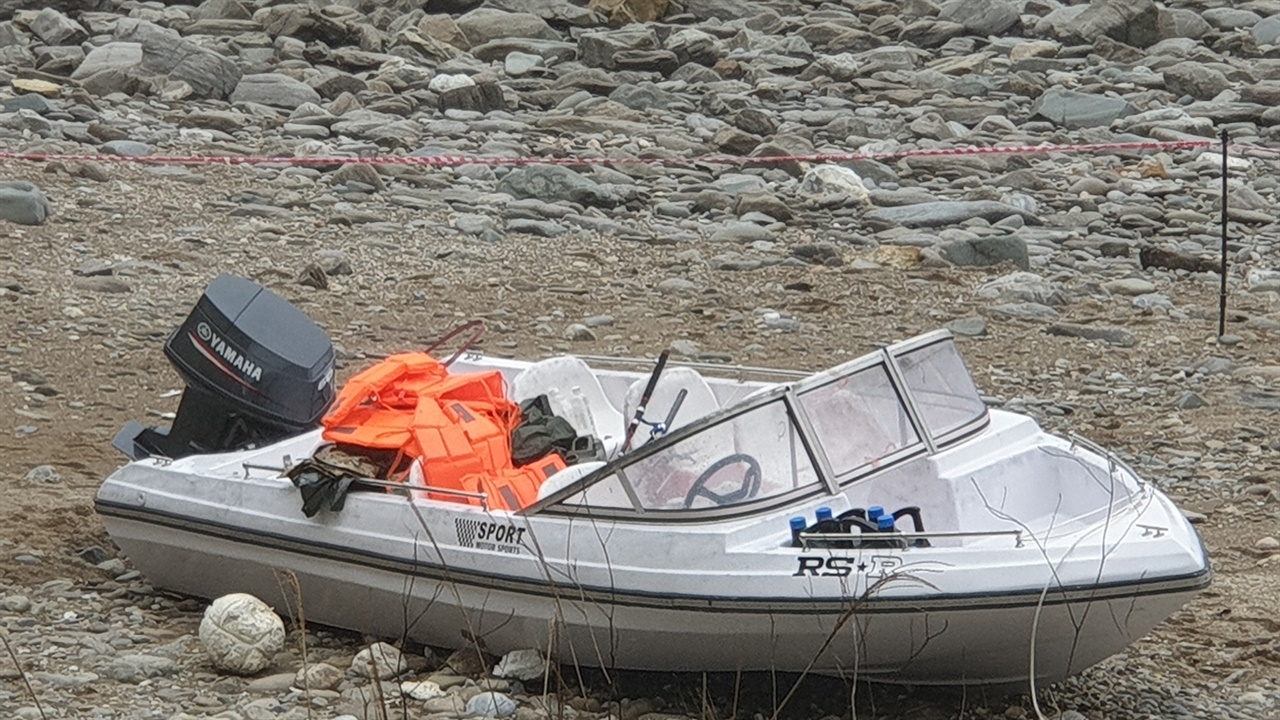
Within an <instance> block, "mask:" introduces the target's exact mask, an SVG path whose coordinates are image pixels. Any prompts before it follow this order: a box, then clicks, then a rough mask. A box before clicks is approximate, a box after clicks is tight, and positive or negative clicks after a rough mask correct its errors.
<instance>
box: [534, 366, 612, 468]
mask: <svg viewBox="0 0 1280 720" xmlns="http://www.w3.org/2000/svg"><path fill="white" fill-rule="evenodd" d="M539 395H546V396H547V399H548V400H549V401H550V404H551V411H552V412H554V413H555V414H556V415H559V416H560V417H562V418H564V419H565V420H568V421H569V424H570V425H572V426H573V429H574V430H576V431H577V432H578V434H579V435H594V436H595V437H596V438H598V439H599V440H600V444H601V445H602V446H603V447H604V450H605V456H606V457H612V456H613V455H615V454H616V453H617V451H618V448H620V447H621V446H622V433H623V431H624V429H625V427H624V422H623V419H622V413H620V412H618V408H616V407H614V405H613V403H612V402H610V401H609V398H608V397H606V396H605V394H604V388H602V387H601V386H600V379H599V378H597V377H596V374H595V373H594V372H592V370H591V368H590V367H588V366H587V364H586V363H585V362H583V361H582V360H581V359H579V358H576V357H573V356H570V355H560V356H557V357H553V358H547V359H546V360H539V361H538V362H536V363H534V364H532V365H530V366H529V367H527V368H525V369H524V370H523V371H522V372H521V373H520V374H519V375H516V377H515V379H513V380H512V381H511V397H512V398H513V399H514V400H515V401H516V402H523V401H525V400H528V399H530V398H534V397H537V396H539Z"/></svg>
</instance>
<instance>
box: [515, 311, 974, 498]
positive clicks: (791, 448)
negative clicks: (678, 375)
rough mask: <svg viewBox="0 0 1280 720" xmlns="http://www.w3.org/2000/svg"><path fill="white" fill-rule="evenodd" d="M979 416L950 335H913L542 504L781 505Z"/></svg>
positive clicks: (683, 432)
mask: <svg viewBox="0 0 1280 720" xmlns="http://www.w3.org/2000/svg"><path fill="white" fill-rule="evenodd" d="M986 412H987V410H986V406H985V404H984V403H983V401H982V398H981V396H980V395H979V394H978V389H977V387H976V386H975V384H974V382H973V379H972V378H971V377H970V375H969V372H968V370H967V369H966V368H965V364H964V361H963V360H962V359H961V358H960V354H959V352H958V351H957V349H956V346H955V343H954V342H953V341H952V340H951V338H950V337H949V336H935V337H924V338H918V339H915V340H910V341H907V342H905V343H902V344H900V345H896V346H891V347H889V348H888V349H887V350H886V351H881V352H878V353H875V354H871V355H868V356H864V357H861V358H858V359H855V360H851V361H849V362H847V363H845V364H843V365H839V366H837V367H834V368H831V369H829V370H825V371H823V372H820V373H816V374H814V375H810V376H809V377H807V378H805V379H803V380H800V381H798V382H795V383H794V384H790V385H779V386H776V387H774V388H772V389H766V391H765V394H763V395H759V396H757V397H754V398H751V397H749V398H747V399H746V400H743V401H741V402H740V403H739V404H737V405H733V406H730V407H728V408H726V409H725V410H723V411H721V412H719V413H715V414H712V415H708V416H706V417H703V418H701V419H698V420H695V421H694V422H693V423H692V424H690V425H688V426H686V427H683V428H680V429H678V430H675V431H673V433H672V434H671V435H668V436H664V437H659V438H657V439H656V440H652V441H650V442H656V443H659V445H649V444H645V445H642V446H640V447H638V448H633V449H632V450H631V452H630V453H629V454H628V455H625V456H623V457H621V458H617V459H615V460H614V461H613V462H611V463H609V465H608V466H607V470H608V472H607V473H604V474H598V473H597V474H591V475H589V476H581V477H582V480H583V481H582V482H580V483H576V484H575V483H573V482H570V484H568V485H562V486H560V487H561V488H562V490H560V491H557V492H559V493H561V494H555V493H550V494H548V495H547V496H546V502H545V503H542V505H541V506H545V505H551V504H556V503H563V504H564V505H566V506H571V507H576V508H579V509H585V508H600V509H616V510H622V511H631V512H636V511H638V512H641V513H646V512H648V513H655V514H660V513H665V512H668V511H688V510H713V509H718V508H724V507H732V506H737V505H744V504H753V505H754V504H756V503H758V502H760V501H765V500H769V499H771V498H774V499H779V501H782V498H784V497H785V496H791V495H793V494H794V495H803V494H805V493H807V492H812V491H814V490H815V489H817V488H819V487H821V486H822V485H824V484H827V483H828V482H829V483H830V484H831V486H834V485H835V484H844V483H846V482H851V481H854V480H856V479H857V478H859V477H862V476H864V475H866V474H868V473H871V472H875V471H876V470H877V469H879V468H881V467H884V466H886V465H887V464H891V463H895V462H897V461H898V460H900V459H903V458H906V457H910V456H914V455H916V454H918V453H921V452H924V451H925V450H926V448H933V447H938V446H939V445H942V444H946V443H949V442H951V441H953V440H955V439H957V438H958V437H959V436H960V434H961V433H962V432H964V431H967V430H968V429H971V428H973V427H975V426H976V425H977V424H979V423H981V422H983V421H984V419H985V417H986ZM815 463H816V464H818V466H819V467H820V468H821V469H822V472H821V473H820V472H819V471H818V469H817V468H815ZM599 469H601V470H604V469H606V467H605V466H603V465H601V466H600V467H599ZM828 473H829V476H828ZM541 506H538V507H535V508H534V511H537V510H540V509H541Z"/></svg>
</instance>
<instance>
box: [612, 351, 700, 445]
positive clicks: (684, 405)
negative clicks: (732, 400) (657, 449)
mask: <svg viewBox="0 0 1280 720" xmlns="http://www.w3.org/2000/svg"><path fill="white" fill-rule="evenodd" d="M648 383H649V379H648V378H644V379H642V380H637V381H635V382H634V383H632V384H631V387H630V388H628V389H627V399H626V405H625V408H626V410H625V419H626V422H628V423H629V422H631V419H632V418H634V417H635V414H636V408H637V407H639V406H640V396H641V395H643V394H644V388H645V386H646V385H648ZM681 391H684V394H683V397H681ZM677 402H678V403H679V407H676V404H677ZM673 409H674V415H673V414H672V411H673ZM718 410H720V401H719V400H716V395H715V392H714V391H712V389H711V386H710V385H708V384H707V381H706V379H704V378H703V377H702V376H701V375H699V374H698V371H697V370H694V369H692V368H685V367H675V368H669V369H667V370H666V371H665V372H663V373H662V375H660V376H659V377H658V384H657V386H656V387H655V388H654V389H653V396H652V397H651V398H649V404H648V406H646V407H645V412H644V418H643V419H644V420H645V421H646V422H650V423H667V422H668V420H669V421H670V424H669V425H668V426H667V428H666V429H667V432H670V431H672V430H675V429H676V428H680V427H684V426H685V425H688V424H689V423H691V422H694V421H695V420H698V419H699V418H703V417H706V416H707V415H710V414H712V413H714V412H717V411H718ZM649 437H650V431H649V428H646V427H644V426H643V425H642V426H641V427H639V428H636V433H635V436H634V437H633V438H632V441H631V447H633V448H637V447H640V446H642V445H644V444H645V443H647V442H648V441H649Z"/></svg>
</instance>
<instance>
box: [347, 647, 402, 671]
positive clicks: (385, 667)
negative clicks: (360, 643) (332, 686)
mask: <svg viewBox="0 0 1280 720" xmlns="http://www.w3.org/2000/svg"><path fill="white" fill-rule="evenodd" d="M408 669H409V664H408V663H407V662H405V659H404V655H403V654H401V652H400V650H399V649H397V648H396V647H394V646H392V645H388V644H386V643H384V642H380V643H374V644H372V645H370V646H369V647H367V648H365V649H363V650H361V651H360V652H358V653H356V656H355V658H354V659H353V660H352V661H351V672H353V673H355V674H356V675H359V676H360V677H363V678H370V679H372V678H375V677H376V678H377V679H379V680H390V679H391V678H393V677H395V676H397V675H401V674H403V673H404V671H406V670H408Z"/></svg>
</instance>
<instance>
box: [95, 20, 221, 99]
mask: <svg viewBox="0 0 1280 720" xmlns="http://www.w3.org/2000/svg"><path fill="white" fill-rule="evenodd" d="M115 39H116V40H117V41H119V42H124V43H136V44H137V45H139V46H140V47H141V49H142V60H141V62H140V63H138V64H137V65H136V66H134V67H132V68H129V69H128V70H127V72H128V73H130V74H132V76H133V77H135V78H137V79H151V78H156V77H160V78H163V79H165V80H168V81H179V82H185V83H186V84H187V85H189V86H191V89H192V91H193V94H194V95H195V96H196V97H201V98H216V99H223V98H226V97H227V95H229V94H230V93H231V92H232V91H233V90H235V89H236V85H237V84H238V83H239V82H240V75H241V73H240V69H239V68H238V67H236V64H235V63H234V62H232V61H231V60H230V59H229V58H226V57H223V56H222V55H219V54H218V53H216V52H214V51H213V50H210V49H208V48H206V47H203V46H201V45H199V44H198V43H195V42H193V41H191V40H188V39H186V38H183V37H182V36H181V35H179V34H178V33H177V31H175V30H169V29H167V28H162V27H160V26H159V25H156V24H155V23H152V22H147V21H146V20H138V19H136V18H121V19H120V20H119V22H117V23H116V31H115ZM95 52H96V50H95ZM93 54H94V53H92V52H91V53H90V57H92V56H93ZM88 60H89V58H85V61H86V62H88ZM116 70H121V68H119V67H117V68H116ZM79 72H80V71H79V70H78V69H77V73H79ZM82 76H83V75H82Z"/></svg>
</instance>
